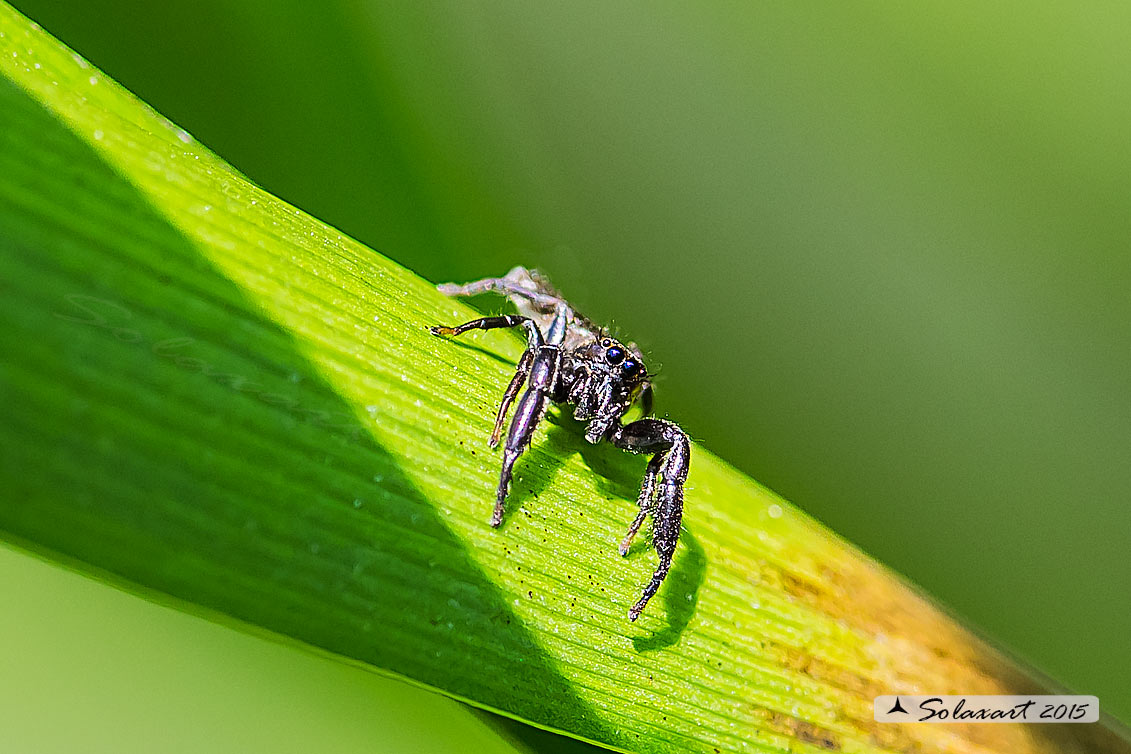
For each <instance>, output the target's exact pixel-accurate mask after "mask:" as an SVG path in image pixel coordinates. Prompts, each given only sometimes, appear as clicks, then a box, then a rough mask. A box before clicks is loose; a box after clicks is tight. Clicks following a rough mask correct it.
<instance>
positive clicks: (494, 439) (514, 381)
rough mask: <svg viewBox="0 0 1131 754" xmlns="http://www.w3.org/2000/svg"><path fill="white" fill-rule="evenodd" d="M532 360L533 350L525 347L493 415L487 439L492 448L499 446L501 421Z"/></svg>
mask: <svg viewBox="0 0 1131 754" xmlns="http://www.w3.org/2000/svg"><path fill="white" fill-rule="evenodd" d="M533 361H534V351H532V350H530V349H529V348H527V349H526V350H525V351H523V352H522V356H521V357H520V358H519V360H518V366H517V367H516V368H515V373H514V377H512V378H511V383H510V384H509V385H507V390H506V392H505V393H503V401H502V403H500V404H499V413H498V414H496V415H495V428H494V429H492V430H491V437H490V439H488V440H487V444H488V445H490V446H491V447H492V448H497V447H499V439H500V438H501V437H502V436H503V423H504V422H506V420H507V411H509V410H510V407H511V404H512V403H514V398H515V396H516V395H518V391H519V389H520V388H521V387H522V384H523V383H524V382H526V378H527V377H528V376H529V375H530V365H531V363H533Z"/></svg>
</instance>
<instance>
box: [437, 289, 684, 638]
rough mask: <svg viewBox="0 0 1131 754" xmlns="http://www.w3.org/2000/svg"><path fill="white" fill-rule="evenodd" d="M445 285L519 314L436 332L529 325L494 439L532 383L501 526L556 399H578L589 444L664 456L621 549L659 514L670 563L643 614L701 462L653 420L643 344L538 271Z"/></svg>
mask: <svg viewBox="0 0 1131 754" xmlns="http://www.w3.org/2000/svg"><path fill="white" fill-rule="evenodd" d="M437 287H438V288H439V290H440V292H441V293H444V294H447V295H448V296H473V295H476V294H479V293H487V292H492V293H499V294H502V295H504V296H506V297H507V298H509V299H510V300H511V302H512V303H513V304H514V305H515V308H517V309H518V311H519V313H518V314H504V315H501V316H496V317H481V318H480V319H475V320H472V321H471V322H466V323H464V324H462V325H458V326H454V327H444V326H439V325H437V326H435V327H432V328H430V329H431V331H432V334H433V335H459V334H461V333H464V332H467V331H468V330H492V329H495V328H499V327H518V326H519V325H521V326H522V327H523V328H524V329H525V330H526V338H527V345H526V351H524V352H523V354H522V357H521V358H520V359H519V360H518V368H517V371H516V372H515V375H514V378H513V379H512V380H511V382H510V385H508V386H507V389H506V392H504V393H503V401H502V404H501V405H500V406H499V412H498V415H497V416H496V417H495V429H494V431H492V432H491V439H490V441H489V444H490V446H491V447H492V448H494V447H496V446H498V444H499V440H500V438H501V437H502V432H503V422H504V421H506V416H507V410H508V409H509V408H510V406H511V403H513V402H514V399H515V396H517V395H518V391H519V390H520V389H522V386H523V384H524V383H529V384H528V387H527V388H526V392H525V393H523V394H522V397H521V398H519V400H518V408H517V409H516V410H515V414H514V418H513V419H512V420H511V425H510V431H509V432H508V433H507V439H506V444H505V445H504V452H503V470H502V474H501V475H500V477H499V488H498V491H497V493H496V496H495V512H494V515H493V516H492V517H491V525H492V526H498V525H499V524H501V523H502V521H503V504H504V503H505V501H506V498H507V489H508V487H509V486H510V481H511V473H512V471H513V469H514V464H515V461H517V460H518V457H519V456H521V455H522V453H523V452H524V451H525V450H526V449H527V448H528V447H530V440H531V438H532V437H533V435H534V430H535V428H536V427H537V426H538V422H539V421H541V419H542V417H543V416H544V415H545V413H546V408H547V406H548V405H549V403H550V402H551V401H553V402H554V403H571V404H573V405H574V409H573V415H574V418H576V419H578V420H579V421H583V422H588V425H587V427H586V429H585V439H586V440H587V441H588V442H591V443H599V442H601V440H608V441H609V442H611V443H612V444H613V445H615V446H616V447H618V448H620V449H622V450H627V451H629V452H631V453H652V454H654V455H653V456H652V459H651V460H650V461H649V462H648V468H647V470H646V471H645V472H644V483H643V485H642V486H641V488H640V497H639V498H638V499H637V504H638V505H639V507H640V511H639V513H637V515H636V518H635V519H634V520H633V522H632V525H631V526H629V527H628V534H627V535H626V536H625V538H624V541H623V542H621V545H620V553H621V555H627V554H628V548H629V546H630V545H631V544H632V539H633V537H635V536H636V532H637V531H639V530H640V526H641V525H642V524H643V523H644V519H645V518H646V517H647V516H648V514H649V513H651V514H652V546H653V547H654V548H655V549H656V553H657V554H658V555H659V556H660V563H659V566H657V568H656V571H655V573H654V574H653V575H652V581H651V582H650V583H649V584H648V586H646V587H645V588H644V593H643V594H642V595H641V597H640V599H639V600H638V601H637V602H636V604H635V605H633V606H632V609H631V610H629V611H628V619H629V620H632V621H634V620H636V619H637V618H638V617H640V613H641V612H642V611H643V610H644V606H645V605H647V604H648V600H650V599H652V596H653V595H654V594H655V593H656V591H657V590H658V589H659V588H660V584H662V583H663V581H664V577H665V576H667V575H668V570H669V569H670V568H671V564H672V555H673V554H674V553H675V547H676V543H677V542H678V541H679V531H680V520H681V519H682V518H683V483H684V482H685V481H686V480H687V471H688V467H689V465H690V463H691V442H690V440H689V439H688V437H687V435H686V434H685V433H684V431H683V430H681V429H680V428H679V427H678V426H677V425H675V424H673V423H672V422H670V421H665V420H664V419H654V418H647V417H648V414H650V413H651V412H652V383H651V380H650V377H651V375H649V374H648V370H647V369H645V367H644V358H643V356H642V355H641V353H640V349H638V348H637V347H636V345H635V344H634V343H628V344H627V345H626V344H623V343H620V342H619V341H617V340H615V339H613V338H610V337H609V336H608V335H606V334H605V332H604V331H603V330H602V329H601V328H599V327H597V326H596V325H594V324H593V323H592V322H591V321H590V320H589V319H587V318H585V317H583V316H582V315H581V314H579V313H577V312H576V311H574V309H573V307H571V306H570V305H569V303H567V302H566V301H565V299H563V298H562V297H561V295H560V294H559V293H558V292H557V291H555V290H554V289H553V287H552V286H551V285H550V282H549V281H548V280H547V279H546V278H545V277H544V276H542V275H541V274H539V273H538V272H537V271H536V270H527V269H526V268H524V267H515V268H514V269H513V270H511V271H510V272H508V273H507V275H506V276H505V277H501V278H485V279H483V280H477V281H475V282H472V283H466V284H464V285H457V284H455V283H445V284H443V285H440V286H437ZM637 399H639V400H640V403H641V407H642V409H643V414H644V416H645V417H646V418H642V419H637V420H636V421H634V422H632V423H631V424H627V425H626V424H622V423H621V417H623V416H624V414H625V413H626V412H627V411H628V410H629V408H630V407H631V406H632V405H633V403H635V402H636V400H637Z"/></svg>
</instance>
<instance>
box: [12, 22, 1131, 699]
mask: <svg viewBox="0 0 1131 754" xmlns="http://www.w3.org/2000/svg"><path fill="white" fill-rule="evenodd" d="M14 4H15V5H16V7H18V8H19V9H20V10H22V11H23V12H24V13H26V14H27V15H29V16H30V17H32V18H34V19H35V20H37V21H38V22H40V23H41V24H43V25H44V26H45V27H46V28H47V29H48V30H50V31H51V32H52V33H53V34H54V35H56V36H58V37H59V38H60V39H62V40H63V41H64V42H66V43H67V44H69V45H70V46H71V47H73V48H75V49H76V50H78V51H79V52H80V53H81V54H83V55H84V56H86V57H87V58H89V59H90V60H91V61H92V62H93V63H94V64H96V65H98V66H99V67H101V68H103V69H104V70H105V71H107V73H109V74H110V75H112V76H113V77H115V78H116V79H117V80H118V81H120V82H121V83H122V84H123V85H125V86H126V87H127V88H129V89H131V90H133V91H134V92H135V93H137V94H138V95H139V96H140V97H142V98H143V99H145V100H146V101H148V102H149V103H150V104H152V105H153V106H154V107H156V108H157V109H158V110H159V111H161V112H162V113H163V114H165V115H167V116H168V117H169V118H171V119H172V120H173V121H174V122H177V123H178V124H179V125H182V126H184V127H185V128H186V129H188V130H189V131H190V132H191V133H193V135H194V136H195V137H197V138H198V139H199V140H200V141H202V142H204V143H205V144H207V145H208V146H209V147H211V148H212V149H214V150H215V151H217V152H218V153H219V154H221V155H222V156H224V157H225V158H226V159H227V160H229V161H231V162H232V163H233V164H234V165H236V166H237V167H239V168H240V169H241V170H243V171H244V172H245V173H246V174H247V175H249V176H250V177H251V178H252V179H253V180H255V181H256V182H258V183H260V184H261V185H263V186H264V187H265V188H267V189H268V190H270V191H272V192H274V193H276V194H278V195H280V196H282V197H284V198H286V199H288V200H289V201H291V202H293V203H295V204H297V205H298V206H300V207H302V208H303V209H305V210H307V211H309V212H311V213H313V214H314V215H316V216H318V217H320V218H322V219H324V220H326V221H328V222H329V223H331V224H333V225H336V226H337V227H339V228H341V229H343V230H344V231H346V232H348V233H350V234H352V235H354V236H356V237H357V238H359V239H360V240H362V241H363V242H365V243H367V244H370V245H372V246H375V247H377V248H379V249H381V250H382V251H384V252H385V253H387V254H388V255H390V256H391V257H393V258H394V259H397V260H398V261H400V262H402V263H404V264H406V265H408V266H409V267H412V268H414V269H416V270H417V271H418V272H420V273H421V274H423V275H424V276H426V277H429V278H432V279H434V280H437V281H441V280H462V279H467V278H471V277H476V276H482V275H486V274H494V273H500V272H502V271H504V270H506V269H507V268H509V267H510V266H512V265H513V264H516V263H522V264H527V265H534V266H539V267H542V268H544V269H545V270H547V271H548V272H550V273H551V274H552V276H553V279H554V280H555V282H556V283H557V284H558V285H559V287H560V288H562V289H563V290H564V291H565V292H566V293H567V294H568V295H569V296H570V297H571V299H574V300H575V301H576V303H578V304H579V306H580V307H581V308H582V309H583V310H584V311H586V312H587V313H589V314H590V315H591V316H593V317H595V318H597V319H599V320H613V321H615V322H616V323H617V325H618V326H619V327H620V328H621V330H622V331H623V332H624V333H625V334H628V335H629V336H631V337H632V338H635V339H636V340H638V341H639V342H641V343H642V344H643V345H644V346H645V348H646V349H648V350H649V351H650V352H651V353H652V354H653V361H658V362H660V363H661V364H662V365H663V369H662V380H661V382H660V384H659V409H660V412H661V414H663V413H669V414H670V415H671V416H673V417H676V418H678V419H679V421H680V422H681V423H683V424H684V425H685V426H686V427H688V428H689V429H690V430H691V431H692V432H693V434H694V435H695V436H696V438H697V439H700V440H701V441H702V442H704V443H705V444H706V445H707V446H708V447H710V448H712V449H713V450H715V451H716V452H718V453H719V454H720V455H722V456H723V457H725V458H728V459H729V460H730V461H731V462H733V463H734V464H735V465H736V466H738V467H739V468H741V469H742V470H744V471H746V472H748V473H750V474H751V475H752V476H754V477H755V478H757V479H759V480H760V481H762V482H764V483H766V484H768V485H769V486H770V487H772V488H774V489H775V490H777V491H778V492H780V493H782V494H783V495H785V496H786V497H787V498H789V499H791V500H793V501H795V502H797V503H798V504H799V505H801V506H802V507H804V508H805V509H807V510H808V511H809V512H810V513H812V514H814V515H815V516H817V517H818V518H821V519H822V520H824V521H825V522H827V523H828V524H829V525H830V526H832V528H834V529H835V530H837V531H839V532H840V533H842V534H843V535H845V536H846V537H847V538H849V539H851V540H853V541H854V542H856V543H858V544H859V545H861V546H862V547H863V548H864V549H866V550H868V551H869V552H871V553H872V554H873V555H875V556H876V557H878V558H879V559H880V560H882V561H884V562H886V563H887V564H889V565H891V566H893V567H894V568H896V569H897V570H899V571H901V572H903V573H904V574H906V575H908V576H909V577H910V578H911V579H913V580H914V581H916V582H918V583H919V584H921V585H922V586H923V587H925V588H926V590H927V591H929V592H931V593H932V594H934V595H936V596H937V597H939V598H940V599H942V600H943V601H944V602H946V603H948V604H950V605H951V606H953V607H954V608H955V610H956V611H957V612H958V613H960V614H962V615H964V616H968V617H969V618H971V619H972V620H973V621H974V622H975V623H977V624H978V625H981V626H983V627H984V628H985V629H986V630H987V632H988V633H989V634H991V635H992V636H994V637H997V638H1000V639H1001V640H1002V641H1004V642H1005V643H1006V645H1007V646H1009V647H1010V648H1012V649H1014V650H1016V651H1018V652H1019V653H1020V654H1021V655H1023V656H1024V657H1026V658H1027V659H1029V660H1031V661H1032V662H1034V664H1036V665H1037V666H1038V667H1041V668H1043V669H1045V670H1047V671H1049V672H1050V673H1051V674H1052V675H1053V676H1054V677H1056V678H1058V679H1059V680H1061V681H1063V682H1065V683H1066V684H1068V685H1069V686H1070V687H1072V688H1073V689H1075V690H1078V691H1079V692H1081V693H1094V694H1097V695H1098V696H1099V697H1100V699H1101V700H1102V704H1103V705H1104V708H1105V710H1107V711H1110V712H1112V713H1114V714H1116V715H1117V716H1120V717H1122V718H1123V719H1125V720H1126V719H1131V691H1129V688H1128V684H1127V682H1126V679H1127V678H1128V677H1131V653H1129V652H1128V651H1127V648H1126V637H1127V636H1129V635H1131V611H1128V610H1127V595H1128V594H1131V565H1129V564H1128V561H1127V556H1126V553H1127V552H1128V551H1129V550H1131V506H1128V502H1129V501H1131V464H1129V463H1128V455H1129V451H1131V398H1129V397H1128V395H1129V393H1128V375H1131V348H1129V347H1128V343H1129V342H1131V297H1129V296H1128V290H1129V289H1131V255H1129V253H1128V245H1127V239H1128V238H1129V237H1131V207H1129V206H1128V205H1129V203H1131V199H1129V197H1131V143H1129V142H1128V140H1127V138H1126V135H1127V132H1128V126H1129V125H1131V99H1129V98H1128V97H1127V96H1126V92H1128V91H1129V90H1131V39H1129V37H1131V9H1129V8H1127V7H1124V6H1118V5H1109V6H1105V7H1104V8H1103V9H1102V10H1101V9H1098V8H1087V9H1085V8H1083V7H1082V6H1079V5H1078V4H1070V3H1046V4H1042V5H1040V6H1033V5H1031V4H1023V3H1019V2H1014V3H1006V4H999V5H996V6H994V7H993V8H986V7H983V6H981V5H978V4H954V3H942V2H930V3H926V4H922V3H920V4H915V5H913V6H901V5H898V4H890V3H865V4H857V5H854V6H828V5H826V4H820V5H817V4H791V5H789V6H782V7H774V6H749V5H746V4H737V3H733V4H727V3H709V4H697V5H695V6H686V5H680V4H674V3H671V4H662V5H655V4H650V5H648V6H639V7H632V6H623V5H622V6H616V7H615V8H611V9H610V8H605V7H603V6H597V5H595V4H594V5H591V6H588V5H587V6H578V5H569V6H563V7H553V6H550V5H546V4H538V5H526V4H519V3H501V2H494V3H477V4H460V3H435V2H425V3H414V4H412V5H411V6H410V5H409V4H379V3H374V2H359V1H356V0H355V1H351V0H332V1H331V2H325V3H320V4H309V3H300V2H295V1H294V0H276V1H275V2H271V3H267V2H264V1H263V0H248V1H247V2H220V1H219V0H201V1H199V2H195V3H191V4H189V3H182V4H176V3H174V4H149V3H139V2H133V3H110V2H106V0H84V1H83V2H77V1H76V0H51V2H45V1H43V0H16V1H15V3H14Z"/></svg>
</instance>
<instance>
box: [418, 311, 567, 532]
mask: <svg viewBox="0 0 1131 754" xmlns="http://www.w3.org/2000/svg"><path fill="white" fill-rule="evenodd" d="M517 325H522V326H523V327H524V328H525V329H526V339H527V340H526V350H525V351H523V353H522V357H521V358H520V359H519V360H518V370H517V371H516V372H515V375H514V377H513V378H511V381H510V384H509V385H507V390H506V392H505V393H504V394H503V402H502V404H501V405H500V406H499V413H498V416H496V418H495V430H494V431H493V432H492V433H491V439H490V440H489V442H490V445H491V447H495V446H496V445H497V444H498V439H497V437H496V435H497V434H498V433H499V431H500V429H501V427H502V424H503V421H504V420H505V418H506V412H507V409H508V408H510V404H511V402H512V401H513V400H514V396H515V395H516V394H517V393H518V390H519V388H520V387H522V383H523V382H524V381H526V379H527V377H528V376H529V375H530V373H531V372H532V371H533V370H534V367H535V366H536V365H537V361H538V359H537V354H539V353H540V351H541V349H542V347H543V346H544V345H545V343H544V340H543V338H542V333H541V331H540V330H539V329H538V326H537V325H536V324H535V323H534V320H532V319H530V318H529V317H523V316H520V315H518V314H504V315H501V316H497V317H480V318H479V319H473V320H471V321H470V322H464V323H463V324H462V325H455V326H445V325H434V326H432V327H430V328H428V329H429V331H430V332H431V333H432V334H433V335H460V334H462V333H465V332H467V331H468V330H494V329H496V328H501V327H515V326H517ZM558 360H559V361H560V360H561V357H560V355H559V357H558ZM542 371H545V370H544V369H543V370H542ZM554 372H555V376H556V372H557V369H556V366H555V369H554ZM528 395H530V390H527V391H526V395H523V397H522V400H521V401H520V402H519V406H518V412H517V413H516V414H515V421H514V422H512V423H511V432H510V434H511V436H510V437H508V438H507V449H506V452H505V454H504V456H503V471H502V474H501V476H500V478H499V490H498V493H497V495H496V500H495V512H494V514H493V515H492V516H491V526H498V525H499V524H501V523H502V521H503V501H504V500H505V499H506V495H507V486H508V485H509V483H510V477H511V470H512V469H513V467H514V462H515V461H516V460H518V456H519V455H521V454H522V450H525V447H523V448H521V449H520V450H518V452H513V451H512V449H511V445H512V439H513V438H514V435H515V427H516V425H518V424H519V421H518V419H519V416H520V415H521V414H523V412H524V410H525V411H527V412H529V410H530V408H531V407H530V406H525V408H524V404H526V403H528V401H527V396H528ZM542 412H543V413H544V412H545V408H544V407H543V409H542ZM538 418H541V417H540V416H539V417H538ZM527 421H529V419H528V420H527ZM534 423H535V424H536V423H537V420H535V422H534ZM530 431H531V432H533V427H531V430H530ZM527 444H529V438H527Z"/></svg>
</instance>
